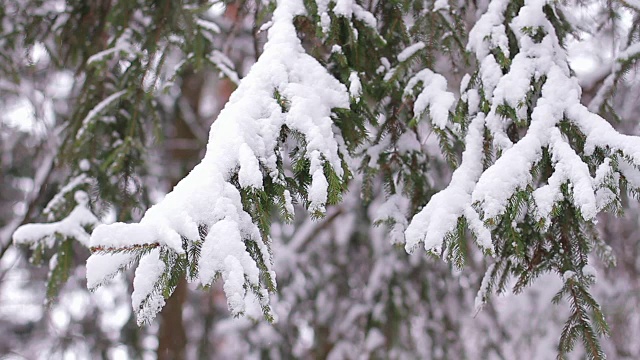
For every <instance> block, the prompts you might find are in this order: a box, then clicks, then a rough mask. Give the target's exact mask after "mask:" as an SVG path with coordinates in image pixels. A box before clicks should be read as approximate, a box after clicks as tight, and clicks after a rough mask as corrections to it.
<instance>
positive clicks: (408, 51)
mask: <svg viewBox="0 0 640 360" xmlns="http://www.w3.org/2000/svg"><path fill="white" fill-rule="evenodd" d="M425 46H426V45H425V43H423V42H422V41H418V42H417V43H415V44H413V45H410V46H408V47H407V48H405V49H404V50H402V51H401V52H400V54H398V61H399V62H405V61H407V59H408V58H410V57H412V56H413V55H414V54H415V53H417V52H418V51H420V50H422V49H424V47H425Z"/></svg>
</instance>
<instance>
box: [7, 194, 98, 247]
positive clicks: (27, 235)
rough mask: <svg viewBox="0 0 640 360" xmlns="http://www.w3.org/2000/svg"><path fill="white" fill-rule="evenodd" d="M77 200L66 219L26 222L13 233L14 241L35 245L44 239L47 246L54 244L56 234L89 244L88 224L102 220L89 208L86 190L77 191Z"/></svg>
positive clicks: (92, 224)
mask: <svg viewBox="0 0 640 360" xmlns="http://www.w3.org/2000/svg"><path fill="white" fill-rule="evenodd" d="M74 197H75V200H76V202H77V204H78V205H76V207H75V208H74V209H73V210H72V211H71V213H69V215H68V216H67V217H65V218H64V219H62V220H60V221H57V222H52V223H41V224H26V225H22V226H20V227H19V228H18V229H17V230H16V232H15V233H14V234H13V242H14V244H16V245H35V244H36V243H38V242H41V241H43V242H44V243H45V244H46V245H47V246H49V247H50V246H52V245H53V242H54V241H55V236H56V234H58V235H61V236H63V237H65V238H73V239H76V240H77V241H78V242H80V243H81V244H82V245H84V246H88V244H89V234H87V232H86V231H85V229H84V228H85V227H86V226H95V225H97V224H99V223H100V221H99V220H98V219H97V218H96V217H95V215H93V213H92V212H91V210H89V196H88V195H87V193H85V192H84V191H76V193H75V196H74Z"/></svg>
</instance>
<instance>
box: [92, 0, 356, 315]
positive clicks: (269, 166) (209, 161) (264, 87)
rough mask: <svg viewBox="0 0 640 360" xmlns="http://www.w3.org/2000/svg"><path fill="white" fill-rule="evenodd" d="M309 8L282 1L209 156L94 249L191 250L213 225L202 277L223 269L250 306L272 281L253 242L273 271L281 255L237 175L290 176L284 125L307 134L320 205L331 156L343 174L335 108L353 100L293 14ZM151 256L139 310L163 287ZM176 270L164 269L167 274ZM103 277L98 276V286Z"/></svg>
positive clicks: (251, 184)
mask: <svg viewBox="0 0 640 360" xmlns="http://www.w3.org/2000/svg"><path fill="white" fill-rule="evenodd" d="M344 3H345V4H346V3H348V2H344ZM341 4H342V2H341V3H340V4H338V5H340V6H343V5H341ZM338 5H336V6H338ZM344 6H346V5H344ZM339 9H341V11H342V10H344V11H347V10H346V8H344V9H343V7H339ZM304 11H305V8H304V5H303V3H302V1H300V0H281V1H278V5H277V8H276V10H275V12H274V14H273V19H272V21H273V24H272V26H271V27H270V28H269V30H268V31H269V32H268V41H267V43H266V45H265V47H264V52H263V54H262V55H261V57H260V59H259V60H258V62H257V63H256V64H255V65H254V66H253V67H252V68H251V70H250V71H249V74H248V75H247V76H246V77H245V78H244V79H243V80H242V81H241V83H240V85H239V87H238V89H237V90H236V91H235V92H234V93H233V94H232V95H231V97H230V100H229V102H228V103H227V104H226V106H225V107H224V109H223V110H222V111H221V113H220V115H219V116H218V119H217V120H216V121H215V122H214V123H213V125H212V127H211V131H210V135H209V143H208V145H207V152H206V155H205V157H204V158H203V159H202V161H201V163H200V164H198V165H197V166H196V167H195V168H194V169H193V170H192V171H191V172H190V173H189V175H187V176H186V177H185V178H184V179H182V181H180V182H179V183H178V184H177V185H176V187H175V188H174V189H173V191H172V192H170V193H169V194H167V196H166V197H165V198H164V199H163V200H162V201H161V202H160V203H158V204H156V205H155V206H153V207H151V208H150V209H149V210H148V211H147V212H146V214H145V215H144V217H143V218H142V220H141V221H140V223H139V224H123V223H115V224H110V225H102V226H99V227H98V228H97V229H96V230H95V231H94V233H93V235H92V237H91V246H92V247H101V248H127V247H131V246H135V245H143V244H158V245H160V246H161V247H163V248H168V249H171V250H172V251H174V252H175V253H178V254H181V253H183V252H184V249H183V238H184V239H186V241H187V242H189V243H193V242H196V241H200V240H201V238H200V232H199V228H203V227H204V228H206V229H208V235H207V236H206V238H205V239H204V243H203V245H202V252H201V256H200V258H199V259H198V265H199V268H200V273H199V275H200V279H199V281H200V282H201V283H202V284H204V285H207V284H210V283H211V281H212V279H213V278H214V276H215V275H216V274H218V273H220V274H221V275H222V278H223V280H224V282H225V284H224V289H225V293H226V294H227V297H228V303H229V307H230V310H231V312H232V313H234V314H240V313H242V312H243V311H244V300H245V296H246V294H245V286H247V285H249V286H250V287H252V288H260V287H261V286H262V285H261V284H260V280H259V276H258V265H257V263H256V261H255V260H254V259H253V258H252V257H251V255H250V254H249V252H248V250H247V247H246V245H245V242H246V241H253V242H255V243H256V244H257V246H258V249H259V251H260V253H261V256H262V257H263V261H264V263H265V264H266V265H267V270H266V271H267V272H268V273H269V274H271V272H270V266H271V259H270V255H269V249H268V248H267V245H266V244H265V243H264V241H263V238H262V235H261V234H260V231H259V229H258V226H257V225H256V224H255V223H254V222H253V221H252V219H251V216H250V215H249V213H247V212H246V211H245V210H244V208H243V204H242V202H241V197H240V190H239V189H238V188H237V187H236V185H234V182H233V181H234V179H233V178H234V177H235V175H236V174H237V182H238V184H239V185H240V186H241V187H243V188H252V189H262V187H263V178H264V177H265V176H271V177H272V178H273V181H274V182H280V183H281V182H282V179H280V178H279V177H278V176H279V174H280V171H279V170H278V168H277V153H278V152H279V149H280V146H281V144H280V142H279V137H280V132H281V129H282V128H283V126H286V127H287V128H288V129H290V130H293V131H296V132H298V133H300V134H303V135H304V136H305V138H306V149H304V150H305V151H306V153H305V154H306V157H307V158H308V159H309V161H310V172H309V174H310V175H311V177H312V181H311V186H310V187H309V189H308V193H309V199H308V200H309V203H310V210H312V211H324V207H325V205H326V202H327V193H328V181H327V179H326V176H325V174H324V167H325V163H327V164H328V165H329V166H330V167H331V168H332V169H333V171H334V172H335V173H336V174H337V175H338V176H342V175H343V169H342V161H341V158H340V156H339V153H338V142H337V140H336V136H335V135H334V131H333V121H332V119H331V115H332V109H333V108H348V107H349V92H348V91H347V88H346V87H345V86H344V85H343V84H341V83H340V82H339V81H338V80H336V79H335V78H334V77H332V76H331V75H330V74H329V73H328V72H327V70H326V69H325V68H324V67H323V66H322V65H320V64H319V63H318V62H317V61H316V60H315V59H314V58H312V57H311V56H309V55H307V54H306V53H305V51H304V49H303V47H302V45H301V42H300V40H299V39H298V37H297V33H296V30H295V28H294V25H293V17H294V16H296V15H298V14H303V13H304ZM345 15H346V14H345ZM287 194H288V193H287ZM285 197H286V195H285ZM289 198H290V195H289ZM288 207H290V205H288ZM153 254H156V253H155V252H154V253H153ZM92 256H96V255H92ZM143 260H144V264H145V267H144V268H146V269H147V270H140V268H139V270H140V271H141V274H142V273H144V274H147V273H152V275H153V276H147V277H141V275H139V274H138V272H136V280H135V284H136V292H135V295H136V296H135V299H134V309H136V311H138V306H139V305H140V301H141V299H143V298H144V297H146V296H148V295H149V293H150V291H151V290H152V289H153V288H154V283H155V281H157V279H158V278H159V277H158V276H159V275H158V271H160V270H158V269H160V267H158V266H159V265H158V266H156V265H153V264H152V262H153V261H155V262H159V261H160V260H159V259H158V258H157V254H156V255H152V254H149V255H146V256H145V257H144V258H143ZM94 264H96V262H95V261H94V260H91V261H90V262H88V266H93V265H94ZM142 264H143V262H142V261H141V265H140V266H142ZM144 268H143V269H144ZM166 270H167V269H165V268H164V267H162V271H166ZM102 273H103V274H104V275H105V276H106V275H108V274H110V271H109V270H108V269H105V270H104V271H102ZM100 282H101V281H100V280H99V279H98V278H94V279H92V283H100ZM264 293H265V294H266V291H265V292H264ZM154 296H155V295H154ZM154 299H155V297H154ZM156 300H157V301H156ZM156 300H154V304H155V305H149V306H148V307H146V308H145V309H143V310H144V311H142V312H141V313H140V316H142V318H144V319H148V318H150V317H153V315H154V314H155V313H154V312H155V311H158V310H159V309H160V307H161V306H162V302H161V301H160V300H159V299H156ZM139 319H140V317H139Z"/></svg>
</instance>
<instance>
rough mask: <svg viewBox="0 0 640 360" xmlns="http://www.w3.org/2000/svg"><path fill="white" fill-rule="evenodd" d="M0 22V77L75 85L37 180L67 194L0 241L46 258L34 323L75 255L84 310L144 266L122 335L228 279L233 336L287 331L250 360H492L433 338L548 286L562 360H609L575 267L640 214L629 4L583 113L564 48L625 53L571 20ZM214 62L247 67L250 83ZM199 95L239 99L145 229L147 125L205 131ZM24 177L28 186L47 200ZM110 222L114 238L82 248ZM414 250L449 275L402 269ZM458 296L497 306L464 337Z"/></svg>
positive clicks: (79, 5)
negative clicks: (585, 44)
mask: <svg viewBox="0 0 640 360" xmlns="http://www.w3.org/2000/svg"><path fill="white" fill-rule="evenodd" d="M5 3H6V4H5ZM2 5H3V10H0V24H2V28H1V29H0V30H1V31H2V34H3V35H4V36H3V38H2V40H0V41H1V42H2V44H3V47H4V48H6V49H7V50H6V51H4V52H3V56H5V57H6V58H8V59H15V58H17V57H19V54H21V53H24V52H25V51H30V52H33V51H35V50H34V49H36V48H41V49H44V50H43V51H44V52H45V53H46V54H47V56H48V57H49V59H50V60H49V61H50V62H51V64H52V66H49V67H47V68H46V76H48V77H52V76H55V75H56V74H59V73H64V72H66V71H73V72H74V73H75V74H78V75H76V77H77V79H76V80H75V83H74V86H73V88H72V89H71V90H70V92H72V93H73V100H71V97H69V98H68V107H67V108H66V109H57V110H56V111H55V117H56V118H55V119H54V120H53V123H52V128H53V129H54V130H51V131H50V132H49V133H48V134H47V135H48V137H47V138H48V139H51V140H50V142H49V145H48V146H49V147H50V148H51V150H50V151H49V153H48V156H47V157H45V166H42V169H54V170H55V171H54V172H55V174H56V175H57V177H58V179H64V180H60V185H61V186H60V191H59V192H58V193H57V194H56V195H55V196H54V195H51V194H49V195H46V194H43V193H44V191H42V190H40V191H39V192H38V193H37V195H38V196H39V197H42V199H39V200H38V201H35V200H29V204H31V203H33V204H34V205H33V206H31V205H29V207H30V208H35V207H36V206H41V208H43V209H44V210H43V211H42V214H41V215H40V219H41V220H45V219H46V223H34V224H26V225H23V226H21V227H20V228H18V229H17V230H16V231H14V230H15V225H17V224H19V223H24V222H28V221H35V220H36V216H35V214H32V213H29V212H27V213H26V216H25V217H24V219H23V220H19V221H17V222H16V221H14V222H12V224H14V225H12V226H13V227H7V229H9V230H10V231H11V232H12V233H13V241H14V243H16V244H23V245H28V246H29V247H30V249H31V251H30V254H31V257H32V259H33V260H34V261H36V262H38V261H39V260H40V259H42V258H48V259H49V268H50V271H49V275H48V278H49V279H48V288H47V298H48V299H49V301H51V300H54V298H55V296H56V294H57V293H58V291H59V289H60V287H61V286H62V284H64V283H65V282H66V281H67V280H68V279H69V278H70V276H71V273H72V270H73V268H74V266H76V265H75V264H74V257H76V256H77V254H78V252H80V253H81V252H82V251H86V250H83V249H82V246H84V247H85V248H89V249H90V250H91V253H92V254H91V256H90V257H89V259H88V260H87V265H86V276H87V281H88V284H87V285H88V287H89V289H92V290H95V289H96V288H98V287H100V286H103V285H105V284H106V283H107V282H109V280H110V279H111V278H113V277H114V276H115V275H117V274H118V273H120V272H122V270H123V269H125V268H127V267H129V266H132V265H133V264H137V265H135V266H136V270H135V276H134V279H133V293H132V303H133V310H134V312H135V314H136V317H137V321H138V324H142V323H146V322H150V321H151V320H152V319H153V318H154V317H155V316H156V314H157V313H158V312H159V311H160V310H161V309H162V308H163V306H164V305H165V301H166V299H168V298H169V297H171V295H172V293H173V292H174V291H175V290H176V288H177V287H178V286H179V284H180V282H181V281H182V279H184V278H186V279H187V280H188V281H190V282H192V283H194V284H196V285H198V286H200V287H203V288H205V289H212V288H213V289H215V286H216V285H215V283H214V281H215V280H216V279H220V280H221V286H222V289H223V291H224V293H225V296H226V301H227V305H228V309H229V311H230V314H231V315H232V316H233V317H237V316H240V315H248V316H252V317H254V316H255V313H254V311H253V308H254V307H257V308H258V309H259V313H261V316H262V317H264V319H265V320H266V321H267V322H274V321H275V320H279V321H280V323H276V324H273V325H271V324H267V323H264V322H262V320H258V321H260V322H259V323H258V324H247V323H244V324H243V323H237V324H242V325H239V326H238V327H236V328H235V330H236V332H235V333H236V334H240V333H242V334H246V336H247V343H248V344H249V348H248V350H247V352H246V354H249V353H253V354H255V355H262V356H265V357H272V358H279V357H282V358H286V357H289V356H291V355H292V354H293V355H296V356H301V357H304V356H313V357H318V358H325V357H331V358H350V357H353V356H355V355H354V354H361V355H368V356H372V357H389V358H404V357H407V356H408V357H411V356H422V357H428V358H449V357H452V356H459V357H467V356H468V357H470V358H473V357H474V356H475V353H474V351H480V352H481V353H482V354H483V356H496V357H508V355H505V354H509V352H508V351H510V350H508V347H509V345H508V344H501V343H500V339H495V340H494V339H493V338H492V339H490V340H484V339H483V340H481V341H480V340H478V341H477V342H476V343H474V344H473V345H475V344H478V348H474V347H473V346H470V344H468V343H465V339H458V340H455V339H451V335H450V334H452V333H454V334H460V333H473V331H474V329H476V330H477V329H482V328H484V327H487V328H488V329H491V328H496V327H498V328H501V327H503V326H506V325H505V324H504V323H502V321H504V320H503V319H502V318H501V317H500V316H499V315H498V314H497V313H496V309H495V306H494V305H492V300H491V295H492V293H495V292H497V293H505V292H508V291H512V292H513V293H514V294H519V293H522V292H523V291H526V289H527V288H528V287H530V286H533V287H534V288H535V286H536V280H537V279H538V278H540V277H541V276H548V275H547V274H548V273H552V274H556V275H557V278H559V279H561V285H559V288H558V291H557V293H556V294H555V296H552V301H553V302H554V303H559V302H561V301H562V300H563V299H564V300H565V301H566V304H568V307H569V311H568V313H567V314H566V317H565V320H566V321H565V323H564V327H562V328H559V331H558V333H559V334H560V335H559V340H558V342H557V346H558V349H557V350H558V351H557V354H558V357H559V358H564V357H566V356H567V354H568V353H570V352H571V351H572V350H573V349H574V347H575V344H576V342H577V341H578V340H580V341H581V343H582V344H583V349H581V350H580V351H583V352H584V354H585V355H586V356H587V357H588V358H593V359H601V358H604V357H605V353H604V351H603V346H602V344H601V337H600V335H606V334H609V333H610V328H609V324H608V323H607V321H606V320H605V312H604V311H603V309H602V307H601V306H600V305H599V303H598V302H597V301H596V296H594V293H593V291H592V287H593V285H594V283H595V281H596V270H595V267H594V265H593V264H592V263H593V262H594V260H593V258H592V256H591V255H592V253H593V254H595V255H597V256H598V257H599V258H600V259H601V261H602V263H604V264H606V265H609V264H614V263H615V258H614V257H613V252H612V248H611V247H610V246H609V245H608V244H607V242H606V241H605V240H606V239H605V238H602V237H601V236H600V234H599V233H598V231H597V227H596V217H597V216H598V214H600V213H602V212H605V211H606V212H612V213H618V214H619V213H621V212H622V208H623V203H627V198H626V196H627V195H628V194H630V195H633V196H635V194H637V193H638V191H639V190H640V181H639V180H637V179H638V178H639V175H640V174H639V173H638V171H640V169H639V168H638V166H640V158H638V154H640V138H638V137H635V136H630V135H622V134H621V133H619V132H617V131H616V130H614V128H613V126H612V125H611V124H610V123H609V122H608V121H607V120H605V118H606V119H609V120H610V121H612V122H616V121H617V122H620V121H622V117H621V116H620V115H619V114H618V113H617V112H616V109H617V105H616V103H615V102H616V92H615V91H614V90H615V88H616V86H617V87H623V86H625V85H626V84H625V82H624V75H625V74H628V73H629V72H630V71H631V70H632V69H633V66H634V64H635V61H636V60H637V49H636V48H637V44H636V41H637V32H638V24H639V22H638V16H637V11H638V9H636V8H635V7H634V4H633V3H629V2H620V3H615V2H612V3H611V4H608V5H607V6H606V7H603V9H604V10H607V11H605V14H607V15H606V16H604V17H602V19H605V20H602V21H603V23H606V24H611V28H613V29H617V27H616V26H618V25H615V24H614V20H615V19H618V18H619V17H621V16H629V15H630V16H631V18H632V21H631V25H630V26H628V28H624V26H623V28H624V29H623V30H620V31H621V32H622V33H624V36H623V38H624V40H622V41H620V44H621V46H620V48H621V49H622V51H620V52H619V53H618V54H617V55H616V60H615V62H614V63H613V65H612V66H611V67H610V70H609V71H607V72H606V75H604V76H602V79H601V80H597V79H596V80H595V81H593V82H592V86H593V87H594V89H595V90H594V91H593V95H591V97H592V98H591V99H590V104H588V106H586V105H584V104H583V103H582V101H584V100H583V99H582V93H583V89H582V88H581V86H580V85H579V83H578V79H577V77H576V74H575V72H574V71H573V70H572V69H571V66H570V63H569V60H568V55H567V46H568V44H569V43H570V42H571V41H576V40H575V39H579V38H580V35H581V33H583V32H587V33H589V34H591V35H592V36H595V37H597V38H606V37H607V36H611V38H613V39H616V41H618V34H617V32H616V31H617V30H616V31H612V34H605V32H606V31H605V30H606V29H607V27H596V28H595V29H590V28H588V27H587V26H584V24H583V23H582V22H580V21H579V19H576V18H573V17H571V16H568V14H569V13H570V12H571V11H572V10H574V9H575V8H579V7H582V6H584V7H585V8H588V7H589V6H590V5H589V4H561V3H558V2H546V1H541V0H531V1H528V0H527V1H505V0H493V1H490V2H488V3H486V4H484V3H481V4H477V3H476V2H453V1H449V2H447V1H442V0H438V1H434V2H432V1H415V0H402V1H363V2H358V1H353V0H338V1H334V2H325V1H304V2H303V1H301V0H277V1H274V2H271V3H265V2H256V3H253V2H243V3H242V4H241V5H239V6H238V8H237V11H238V12H244V13H247V14H250V15H251V16H250V18H251V21H249V24H247V23H245V24H243V22H242V18H241V17H239V18H240V19H241V20H239V21H236V22H234V23H232V24H230V23H228V22H225V19H224V18H221V17H219V16H216V15H215V14H213V13H212V12H211V11H210V8H211V6H212V5H213V4H211V3H207V2H203V1H192V2H189V1H182V2H180V4H179V5H178V4H177V3H175V2H172V1H158V0H154V1H151V0H146V1H145V0H139V1H133V2H132V1H98V2H88V3H87V2H84V1H77V2H75V1H69V2H66V3H61V4H58V3H57V2H47V1H44V2H41V1H20V2H7V1H5V2H3V3H2ZM236 20H237V19H236ZM625 26H626V25H625ZM50 29H51V31H49V30H50ZM238 29H249V32H251V33H252V34H250V35H249V36H247V37H244V38H243V37H241V36H238V35H237V33H238V32H239V31H240V30H238ZM603 29H605V30H603ZM75 32H83V33H86V34H88V35H89V36H90V39H91V41H85V39H84V38H81V37H77V36H74V35H73V34H74V33H75ZM265 33H266V42H265V43H264V46H263V50H262V52H261V53H260V48H261V46H260V41H261V39H264V34H265ZM605 35H606V36H605ZM249 38H252V40H253V42H252V43H251V42H247V40H249ZM230 43H238V44H240V45H238V48H239V49H243V48H244V47H246V46H247V45H250V47H252V48H253V49H254V51H255V54H256V56H257V60H256V61H255V64H253V65H251V67H250V70H249V71H248V72H247V73H246V76H244V77H242V79H241V80H240V79H239V78H240V76H239V75H238V74H237V73H236V72H235V71H234V69H235V68H237V67H239V66H236V65H234V60H235V59H234V51H232V50H231V49H230V48H233V46H230V45H229V44H230ZM238 52H240V53H242V52H243V50H238V49H236V50H235V55H237V54H238ZM31 56H33V54H32V55H31ZM240 57H241V58H243V57H242V55H240ZM235 63H238V62H235ZM8 64H9V65H7V66H6V67H5V68H2V76H3V79H4V78H6V79H9V80H7V82H8V83H10V84H13V85H12V86H11V87H8V88H9V89H13V92H14V96H16V97H17V98H20V97H24V96H27V95H28V94H27V91H26V90H25V89H27V90H29V89H32V88H34V87H35V85H34V84H37V81H36V80H34V79H30V78H28V77H27V78H23V77H22V76H21V75H22V73H24V71H25V70H24V69H21V68H19V67H20V66H21V65H22V64H24V61H21V60H14V61H11V62H8ZM36 65H37V64H27V65H26V66H25V68H26V69H27V70H28V69H33V67H34V66H36ZM206 71H215V72H218V73H219V74H220V75H221V76H224V77H226V78H227V79H229V81H231V82H233V83H235V84H237V86H238V87H237V89H236V90H235V91H234V92H233V94H232V95H231V97H230V99H229V101H228V102H227V104H226V105H225V106H224V109H223V110H222V111H221V112H220V114H219V115H218V117H217V119H216V120H215V122H214V123H213V125H212V126H211V130H210V133H209V139H208V143H207V145H206V154H205V155H204V157H203V158H202V161H201V162H200V164H198V165H197V166H196V167H195V168H194V169H193V170H192V171H191V172H190V173H189V174H188V175H187V176H185V177H184V178H183V179H182V180H181V181H180V182H179V183H178V184H177V185H176V186H175V187H174V188H173V190H172V191H171V192H169V193H168V194H167V195H166V196H165V197H164V198H163V199H162V200H161V201H159V202H158V203H157V204H155V205H153V206H151V207H150V208H148V209H146V208H147V206H148V205H149V204H150V203H151V200H150V198H151V197H152V196H153V186H154V184H155V183H157V178H156V177H155V176H154V167H155V166H157V163H156V162H154V160H153V159H152V158H150V156H149V155H150V153H149V152H146V151H145V147H146V146H147V144H149V143H150V140H151V139H152V138H153V136H154V135H153V134H155V136H160V135H161V127H162V126H161V124H163V118H170V119H177V118H181V119H183V121H184V122H185V123H186V124H187V125H188V126H190V129H191V130H192V131H193V133H194V135H195V134H197V133H198V131H199V130H198V126H199V125H198V124H197V122H194V121H192V120H193V118H192V117H190V114H188V112H186V111H185V110H184V109H182V110H181V108H180V106H177V108H178V110H177V111H176V109H175V107H174V106H173V105H174V103H173V99H175V95H173V96H174V98H173V99H172V95H171V92H172V91H173V92H176V91H178V92H179V91H180V90H181V89H180V88H179V87H178V86H177V85H176V84H175V82H176V81H185V79H186V78H187V75H188V74H189V73H192V72H199V73H205V72H206ZM9 75H11V76H12V77H11V76H9ZM22 84H30V85H31V87H29V86H24V85H22ZM16 89H17V90H16ZM45 98H46V97H45ZM599 114H600V115H599ZM601 116H604V117H601ZM614 124H615V123H614ZM200 135H201V134H200ZM196 136H197V135H196ZM4 141H5V140H3V143H4ZM460 153H461V154H462V156H461V158H460V157H459V156H458V154H460ZM89 154H90V155H89ZM54 158H55V159H56V162H55V164H54V163H53V159H54ZM46 161H48V162H49V163H46ZM46 164H49V165H46ZM2 165H3V166H4V162H3V163H2ZM50 171H53V170H46V172H47V173H48V172H50ZM30 176H32V177H35V179H36V181H35V182H34V185H35V187H36V188H40V187H43V186H44V184H45V183H46V182H47V179H46V178H42V179H39V177H38V176H35V175H33V174H30ZM449 176H450V177H451V179H450V181H448V180H446V179H447V178H448V177H449ZM154 179H155V180H154ZM45 198H46V200H49V199H50V201H49V202H48V205H46V206H43V205H44V202H45V201H46V200H45ZM145 209H146V210H145ZM140 210H142V212H144V215H143V216H142V217H140V216H139V214H140V213H141V212H140ZM33 211H34V210H31V212H33ZM108 213H111V214H115V220H116V221H117V222H114V223H109V224H103V225H99V223H100V222H101V220H99V219H102V220H104V219H106V215H107V214H108ZM94 214H97V215H99V216H96V215H94ZM112 216H113V215H112ZM0 225H2V226H8V225H5V224H4V223H0ZM376 225H378V227H376ZM606 225H607V224H605V229H606ZM74 241H77V242H78V243H79V244H78V245H81V246H76V245H75V243H74ZM474 242H475V244H476V245H477V247H473V246H471V245H470V244H471V243H474ZM419 246H424V248H425V250H426V251H427V253H429V254H431V255H433V256H435V257H440V258H442V259H444V260H445V261H446V262H447V263H449V264H450V265H451V266H448V265H447V264H445V263H439V262H436V261H435V260H434V259H431V258H429V257H425V256H424V254H413V255H411V256H409V255H407V254H406V253H405V252H404V249H406V250H407V251H409V252H412V251H414V250H415V249H416V248H417V247H419ZM50 249H53V250H50ZM52 252H53V253H54V254H53V255H52ZM485 264H487V265H486V271H485ZM465 267H466V268H465ZM452 269H453V270H452ZM483 273H484V275H482V274H483ZM276 278H277V279H278V281H276ZM445 278H446V279H447V281H442V279H445ZM545 279H546V277H545ZM469 284H472V285H469ZM469 289H479V291H478V293H477V296H475V294H473V292H472V291H470V290H469ZM214 291H215V290H214ZM274 293H275V294H276V296H275V299H273V297H274V296H273V295H272V294H274ZM474 297H475V306H476V308H477V311H480V310H481V308H482V307H483V306H487V307H488V309H487V310H485V311H484V312H481V314H482V315H480V317H479V319H478V324H475V325H473V324H472V323H471V322H468V321H466V320H462V319H461V318H460V317H459V316H457V314H456V309H459V308H467V309H468V308H469V303H470V302H471V301H472V298H474ZM443 303H445V304H455V305H451V307H447V306H443V305H442V304H443ZM254 305H257V306H254ZM529 310H530V309H529ZM434 324H437V325H434ZM522 326H523V327H524V328H526V327H527V325H522ZM532 327H533V326H532ZM206 328H207V327H206V325H205V329H206ZM510 330H511V329H505V330H503V332H505V333H509V332H510ZM204 333H205V334H207V330H205V331H204ZM550 333H553V332H550ZM309 334H311V335H309ZM425 334H426V335H425ZM203 336H204V335H203ZM226 336H230V335H229V334H226ZM476 336H477V335H476ZM309 339H311V340H309ZM207 341H208V340H207ZM269 341H272V342H271V345H269V344H270V343H269ZM273 343H276V344H278V346H272V344H273ZM513 351H515V350H513Z"/></svg>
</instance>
